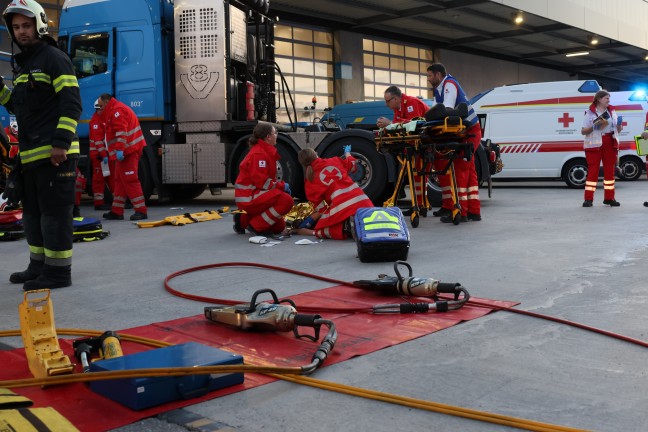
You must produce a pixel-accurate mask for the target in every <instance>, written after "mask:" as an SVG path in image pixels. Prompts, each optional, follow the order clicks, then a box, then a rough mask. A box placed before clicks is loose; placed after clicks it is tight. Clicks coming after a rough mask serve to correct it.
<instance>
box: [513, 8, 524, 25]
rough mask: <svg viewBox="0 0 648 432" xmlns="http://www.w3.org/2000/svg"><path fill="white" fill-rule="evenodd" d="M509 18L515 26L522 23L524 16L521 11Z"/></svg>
mask: <svg viewBox="0 0 648 432" xmlns="http://www.w3.org/2000/svg"><path fill="white" fill-rule="evenodd" d="M511 18H512V19H513V22H514V23H515V24H517V25H520V24H522V23H523V22H524V15H522V12H521V11H519V12H518V13H512V14H511Z"/></svg>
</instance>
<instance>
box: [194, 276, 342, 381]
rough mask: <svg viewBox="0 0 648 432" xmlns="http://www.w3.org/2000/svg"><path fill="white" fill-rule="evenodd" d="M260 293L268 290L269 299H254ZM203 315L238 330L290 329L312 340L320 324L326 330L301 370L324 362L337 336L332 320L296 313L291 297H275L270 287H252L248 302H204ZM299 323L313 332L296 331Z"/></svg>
mask: <svg viewBox="0 0 648 432" xmlns="http://www.w3.org/2000/svg"><path fill="white" fill-rule="evenodd" d="M263 293H269V294H270V295H271V296H272V303H268V302H259V303H257V297H258V296H259V294H263ZM205 318H207V319H208V320H210V321H213V322H217V323H221V324H227V325H231V326H234V327H238V328H240V329H242V330H253V331H254V330H256V331H281V332H286V331H292V332H293V333H294V335H295V337H296V338H305V339H308V340H311V341H313V342H316V341H317V340H318V339H319V332H320V327H321V326H322V325H325V326H327V327H328V329H329V331H328V333H327V335H326V336H325V337H324V339H322V342H321V343H320V346H319V347H318V348H317V351H316V352H315V354H313V358H312V359H311V363H310V364H308V365H306V366H302V373H303V374H308V373H311V372H313V371H314V370H315V369H317V368H318V367H319V366H321V365H322V363H324V360H326V358H327V357H328V355H329V353H330V352H331V351H332V350H333V347H334V346H335V342H336V341H337V336H338V335H337V330H336V328H335V324H334V323H333V322H332V321H330V320H326V319H323V318H322V317H320V316H319V315H317V314H301V313H298V312H297V308H296V306H295V303H294V302H293V301H292V300H290V299H282V300H279V299H278V298H277V294H275V292H274V291H272V290H271V289H261V290H258V291H256V292H255V293H254V294H253V295H252V300H250V303H243V304H239V305H235V306H206V307H205ZM299 327H311V328H313V329H314V335H313V336H311V335H304V334H300V333H299Z"/></svg>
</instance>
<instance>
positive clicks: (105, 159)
mask: <svg viewBox="0 0 648 432" xmlns="http://www.w3.org/2000/svg"><path fill="white" fill-rule="evenodd" d="M102 162H103V163H104V164H107V163H108V156H106V157H104V158H103V161H102Z"/></svg>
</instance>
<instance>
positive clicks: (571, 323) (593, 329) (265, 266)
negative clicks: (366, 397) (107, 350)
mask: <svg viewBox="0 0 648 432" xmlns="http://www.w3.org/2000/svg"><path fill="white" fill-rule="evenodd" d="M219 267H257V268H263V269H268V270H275V271H280V272H284V273H291V274H294V275H298V276H303V277H306V278H309V279H316V280H320V281H324V282H330V283H333V284H336V285H344V286H348V287H354V288H356V287H355V286H354V285H353V283H352V282H346V281H342V280H337V279H332V278H328V277H325V276H319V275H315V274H312V273H306V272H302V271H299V270H293V269H289V268H285V267H279V266H273V265H269V264H260V263H252V262H224V263H216V264H206V265H202V266H197V267H190V268H187V269H184V270H180V271H177V272H175V273H171V274H170V275H168V276H167V277H166V278H164V288H165V289H166V290H167V291H168V292H170V293H171V294H173V295H174V296H177V297H182V298H185V299H189V300H195V301H200V302H204V303H213V304H223V305H237V304H241V303H246V302H245V301H240V300H228V299H218V298H212V297H203V296H198V295H194V294H187V293H183V292H181V291H178V290H175V289H173V288H171V286H170V285H169V281H170V280H171V279H173V278H175V277H177V276H181V275H184V274H187V273H193V272H196V271H201V270H208V269H213V268H219ZM439 297H443V296H439ZM467 304H469V305H471V306H476V307H481V308H486V309H492V310H501V311H507V312H512V313H516V314H520V315H526V316H530V317H534V318H540V319H544V320H547V321H553V322H556V323H559V324H565V325H568V326H572V327H576V328H579V329H582V330H587V331H591V332H594V333H598V334H601V335H604V336H608V337H611V338H614V339H619V340H622V341H625V342H629V343H632V344H635V345H639V346H642V347H648V342H645V341H642V340H640V339H634V338H631V337H629V336H624V335H621V334H618V333H613V332H610V331H607V330H603V329H599V328H596V327H592V326H588V325H585V324H580V323H577V322H574V321H569V320H566V319H562V318H556V317H553V316H551V315H544V314H540V313H536V312H529V311H525V310H522V309H513V308H510V307H508V306H495V305H491V304H487V303H482V302H480V301H478V300H473V299H470V300H469V301H468V302H467ZM299 310H300V311H303V312H329V313H371V312H372V309H371V308H327V307H317V306H300V307H299Z"/></svg>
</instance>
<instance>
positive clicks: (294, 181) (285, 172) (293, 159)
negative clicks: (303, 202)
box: [277, 135, 306, 199]
mask: <svg viewBox="0 0 648 432" xmlns="http://www.w3.org/2000/svg"><path fill="white" fill-rule="evenodd" d="M277 151H278V152H279V155H280V156H281V159H279V162H278V163H277V180H283V181H285V182H286V183H288V184H289V185H290V189H291V191H292V196H293V197H295V198H299V199H305V198H306V196H305V195H306V193H305V192H304V169H303V168H302V166H301V165H300V164H299V160H297V154H296V153H295V152H294V151H293V149H292V148H291V146H290V144H289V143H288V142H285V141H284V139H283V137H282V136H281V135H279V136H278V137H277Z"/></svg>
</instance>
